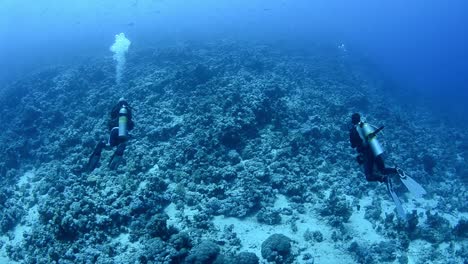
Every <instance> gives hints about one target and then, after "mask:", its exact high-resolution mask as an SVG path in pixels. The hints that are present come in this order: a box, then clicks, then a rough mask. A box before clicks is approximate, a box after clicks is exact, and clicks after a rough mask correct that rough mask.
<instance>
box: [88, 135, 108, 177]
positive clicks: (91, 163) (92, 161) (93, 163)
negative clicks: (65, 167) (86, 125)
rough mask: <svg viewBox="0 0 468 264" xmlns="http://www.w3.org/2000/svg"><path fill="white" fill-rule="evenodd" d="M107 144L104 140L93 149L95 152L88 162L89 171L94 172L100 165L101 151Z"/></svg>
mask: <svg viewBox="0 0 468 264" xmlns="http://www.w3.org/2000/svg"><path fill="white" fill-rule="evenodd" d="M105 146H106V144H105V143H104V142H99V143H98V144H97V145H96V148H95V149H94V150H93V153H92V154H91V156H90V157H89V160H88V164H86V171H87V172H92V171H93V170H94V169H95V168H96V167H97V166H98V165H99V160H100V159H101V152H102V149H103V148H104V147H105Z"/></svg>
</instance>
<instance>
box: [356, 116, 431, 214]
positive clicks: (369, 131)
mask: <svg viewBox="0 0 468 264" xmlns="http://www.w3.org/2000/svg"><path fill="white" fill-rule="evenodd" d="M351 123H352V125H353V126H352V128H351V129H350V130H349V141H350V143H351V147H352V148H355V149H356V150H357V152H358V156H357V158H356V159H357V162H358V163H359V164H360V165H363V166H364V174H365V175H366V180H367V181H379V182H384V183H385V184H386V186H387V190H388V192H389V193H390V196H391V197H392V199H393V201H394V202H395V205H396V209H397V213H398V215H399V216H400V217H401V218H402V219H406V213H405V211H404V210H403V207H402V205H401V201H400V199H399V198H398V196H397V195H396V193H395V191H394V190H393V185H392V181H391V179H390V177H389V176H391V175H398V176H399V178H400V180H401V182H402V183H403V184H404V185H405V186H406V188H407V189H408V190H409V191H410V192H411V193H412V194H413V195H414V196H416V197H422V196H423V195H424V194H426V190H424V188H423V187H422V186H421V185H419V184H418V183H417V182H416V181H415V180H413V179H412V178H411V177H409V176H407V175H406V174H405V172H404V171H403V170H402V169H400V168H398V167H395V168H388V167H385V164H384V160H383V157H382V156H383V155H382V154H383V152H384V150H383V148H382V146H381V145H380V143H379V141H378V140H377V134H378V133H380V132H381V131H382V130H383V129H384V126H381V127H379V128H376V127H374V126H372V125H370V124H368V123H366V122H363V121H361V115H360V114H358V113H354V114H353V115H352V116H351ZM375 166H377V169H378V170H379V172H380V175H377V174H375V172H374V167H375Z"/></svg>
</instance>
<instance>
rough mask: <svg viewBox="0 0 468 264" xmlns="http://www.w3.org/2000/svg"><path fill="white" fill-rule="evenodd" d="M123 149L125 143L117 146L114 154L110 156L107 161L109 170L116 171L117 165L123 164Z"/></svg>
mask: <svg viewBox="0 0 468 264" xmlns="http://www.w3.org/2000/svg"><path fill="white" fill-rule="evenodd" d="M125 147H126V146H125V143H122V144H120V145H118V146H117V149H116V150H115V152H114V154H113V155H112V157H111V159H110V161H109V168H110V169H111V170H115V169H117V168H118V167H119V165H120V164H121V163H122V162H123V154H124V151H125Z"/></svg>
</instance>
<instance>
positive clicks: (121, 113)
mask: <svg viewBox="0 0 468 264" xmlns="http://www.w3.org/2000/svg"><path fill="white" fill-rule="evenodd" d="M134 126H135V124H134V123H133V120H132V108H131V107H130V105H129V104H128V103H127V101H125V99H123V98H121V99H119V102H118V103H117V104H116V105H115V106H114V107H113V108H112V111H111V113H110V119H109V121H108V127H109V131H110V135H109V139H108V141H107V142H105V141H100V142H99V143H98V144H97V145H96V148H95V149H94V151H93V153H92V154H91V157H89V160H88V164H87V166H86V171H88V172H91V171H93V170H94V169H95V168H96V167H97V166H98V165H99V160H100V158H101V153H102V150H103V149H111V148H113V147H115V146H117V149H116V150H115V152H114V154H113V155H112V157H111V160H110V161H109V168H110V169H111V170H114V169H116V168H117V167H118V166H119V164H120V163H121V161H122V159H123V154H124V151H125V147H126V142H127V140H128V137H129V135H128V131H130V130H132V129H133V128H134Z"/></svg>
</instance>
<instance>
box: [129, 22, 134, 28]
mask: <svg viewBox="0 0 468 264" xmlns="http://www.w3.org/2000/svg"><path fill="white" fill-rule="evenodd" d="M134 25H135V23H134V22H130V23H127V26H128V27H133V26H134Z"/></svg>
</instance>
